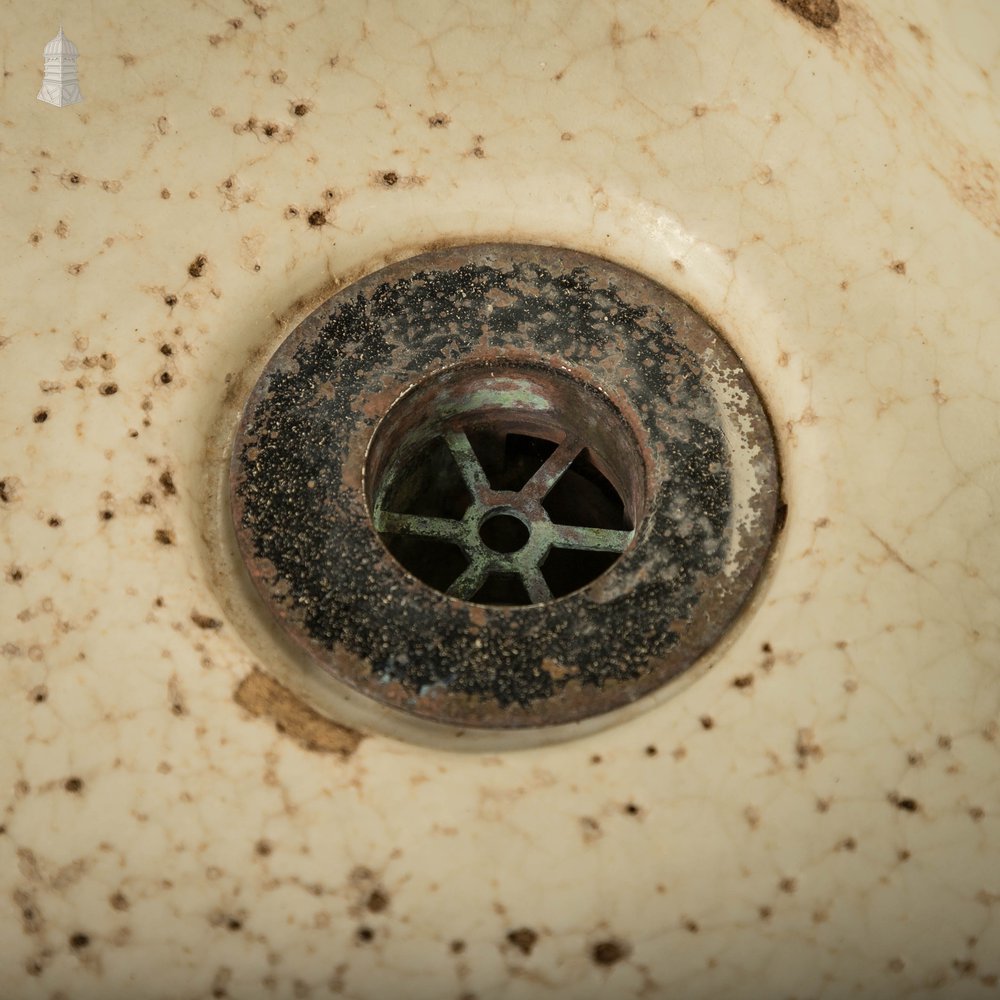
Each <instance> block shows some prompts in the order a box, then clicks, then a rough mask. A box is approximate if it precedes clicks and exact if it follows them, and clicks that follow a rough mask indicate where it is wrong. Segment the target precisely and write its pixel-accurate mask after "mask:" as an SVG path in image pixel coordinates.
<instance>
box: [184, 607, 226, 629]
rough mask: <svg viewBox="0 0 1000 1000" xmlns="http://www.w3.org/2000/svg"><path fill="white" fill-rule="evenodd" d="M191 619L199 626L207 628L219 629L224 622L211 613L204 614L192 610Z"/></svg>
mask: <svg viewBox="0 0 1000 1000" xmlns="http://www.w3.org/2000/svg"><path fill="white" fill-rule="evenodd" d="M191 621H193V622H194V623H195V625H197V626H198V628H206V629H219V628H222V622H221V621H219V619H218V618H212V617H210V616H209V615H203V614H201V613H200V612H198V611H192V612H191Z"/></svg>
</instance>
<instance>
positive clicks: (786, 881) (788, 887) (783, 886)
mask: <svg viewBox="0 0 1000 1000" xmlns="http://www.w3.org/2000/svg"><path fill="white" fill-rule="evenodd" d="M797 887H798V883H797V882H796V881H795V879H793V878H783V879H782V880H781V881H780V882H779V883H778V889H779V890H780V891H781V892H784V893H786V894H787V895H789V896H790V895H792V893H794V892H795V890H796V888H797Z"/></svg>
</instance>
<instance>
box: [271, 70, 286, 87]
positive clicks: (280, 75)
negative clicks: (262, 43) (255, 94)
mask: <svg viewBox="0 0 1000 1000" xmlns="http://www.w3.org/2000/svg"><path fill="white" fill-rule="evenodd" d="M287 79H288V74H287V73H286V72H285V71H284V70H283V69H276V70H275V71H274V72H273V73H272V74H271V83H277V84H282V83H284V82H285V81H286V80H287Z"/></svg>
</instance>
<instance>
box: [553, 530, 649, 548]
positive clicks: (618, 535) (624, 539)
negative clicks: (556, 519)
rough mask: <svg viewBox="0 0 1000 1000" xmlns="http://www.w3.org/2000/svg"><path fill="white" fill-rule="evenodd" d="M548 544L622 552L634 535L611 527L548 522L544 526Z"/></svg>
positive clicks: (631, 532)
mask: <svg viewBox="0 0 1000 1000" xmlns="http://www.w3.org/2000/svg"><path fill="white" fill-rule="evenodd" d="M545 532H546V534H548V535H549V537H550V539H551V542H550V544H552V545H554V546H556V547H557V548H560V549H577V550H579V551H581V552H624V551H625V550H626V549H627V548H628V547H629V545H630V544H631V543H632V539H633V538H634V537H635V532H634V531H615V530H613V529H612V528H580V527H577V526H576V525H573V524H549V525H547V526H546V528H545Z"/></svg>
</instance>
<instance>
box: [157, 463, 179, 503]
mask: <svg viewBox="0 0 1000 1000" xmlns="http://www.w3.org/2000/svg"><path fill="white" fill-rule="evenodd" d="M160 488H161V489H162V490H163V495H164V496H168V497H174V496H177V487H176V486H175V485H174V477H173V476H172V475H171V474H170V470H169V469H164V470H163V472H161V473H160Z"/></svg>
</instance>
